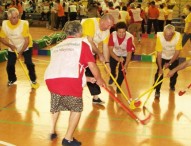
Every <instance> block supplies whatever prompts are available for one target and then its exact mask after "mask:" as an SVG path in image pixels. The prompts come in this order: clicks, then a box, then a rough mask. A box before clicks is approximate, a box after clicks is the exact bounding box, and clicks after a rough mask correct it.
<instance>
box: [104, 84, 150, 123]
mask: <svg viewBox="0 0 191 146" xmlns="http://www.w3.org/2000/svg"><path fill="white" fill-rule="evenodd" d="M103 88H104V89H105V90H106V91H107V92H108V93H109V95H110V96H111V97H112V98H113V99H114V100H115V101H116V102H117V103H119V105H120V106H121V107H122V108H123V110H125V111H126V112H127V114H128V115H129V116H130V117H131V118H133V119H134V120H135V121H136V122H137V123H141V124H142V125H146V124H147V123H148V122H149V121H150V119H151V115H152V114H151V113H149V115H148V117H147V118H145V119H144V120H141V119H140V118H139V117H138V116H136V115H135V114H134V113H133V112H132V111H131V110H130V109H128V108H127V107H126V106H125V105H124V104H123V103H122V102H121V101H120V100H119V99H118V98H117V97H116V96H115V95H114V94H113V93H112V92H111V91H110V90H109V89H107V88H105V87H103Z"/></svg>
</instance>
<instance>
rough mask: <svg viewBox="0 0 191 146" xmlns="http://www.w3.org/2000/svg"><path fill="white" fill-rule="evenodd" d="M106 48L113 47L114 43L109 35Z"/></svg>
mask: <svg viewBox="0 0 191 146" xmlns="http://www.w3.org/2000/svg"><path fill="white" fill-rule="evenodd" d="M108 46H114V42H113V34H110V36H109V42H108Z"/></svg>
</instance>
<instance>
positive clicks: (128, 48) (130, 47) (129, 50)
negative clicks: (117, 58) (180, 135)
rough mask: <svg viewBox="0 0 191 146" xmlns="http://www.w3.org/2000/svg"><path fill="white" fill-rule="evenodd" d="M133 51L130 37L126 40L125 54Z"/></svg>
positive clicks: (133, 47)
mask: <svg viewBox="0 0 191 146" xmlns="http://www.w3.org/2000/svg"><path fill="white" fill-rule="evenodd" d="M132 51H135V46H134V45H133V40H132V37H131V38H129V39H128V40H127V52H132Z"/></svg>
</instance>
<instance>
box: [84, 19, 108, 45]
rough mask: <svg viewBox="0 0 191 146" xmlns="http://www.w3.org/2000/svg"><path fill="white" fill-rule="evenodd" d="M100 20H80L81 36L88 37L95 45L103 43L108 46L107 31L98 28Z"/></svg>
mask: <svg viewBox="0 0 191 146" xmlns="http://www.w3.org/2000/svg"><path fill="white" fill-rule="evenodd" d="M99 21H100V18H88V19H84V20H82V28H83V30H82V34H83V36H84V37H85V36H90V37H92V38H93V40H94V41H95V43H96V44H98V43H99V42H103V43H104V44H108V40H109V30H106V31H101V30H100V28H99Z"/></svg>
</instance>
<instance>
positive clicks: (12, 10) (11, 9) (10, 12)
mask: <svg viewBox="0 0 191 146" xmlns="http://www.w3.org/2000/svg"><path fill="white" fill-rule="evenodd" d="M13 13H17V14H18V15H19V11H18V9H17V8H9V9H8V11H7V16H8V18H11V17H12V14H13Z"/></svg>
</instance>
